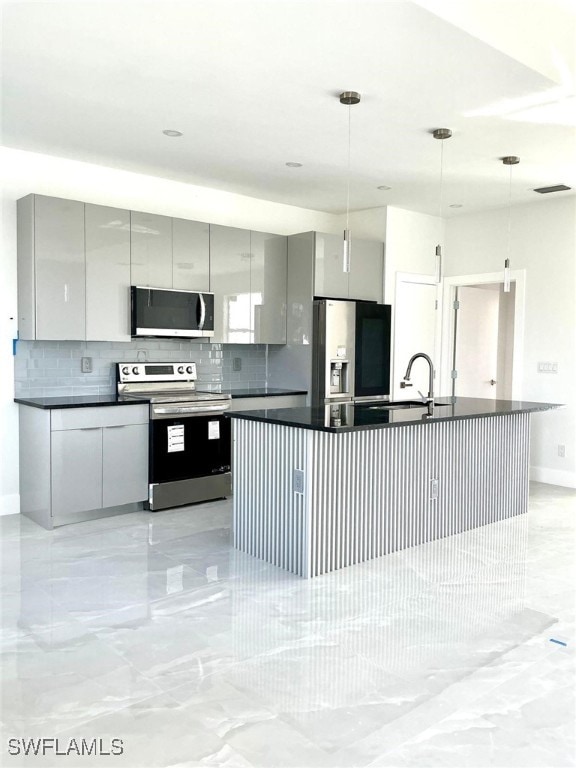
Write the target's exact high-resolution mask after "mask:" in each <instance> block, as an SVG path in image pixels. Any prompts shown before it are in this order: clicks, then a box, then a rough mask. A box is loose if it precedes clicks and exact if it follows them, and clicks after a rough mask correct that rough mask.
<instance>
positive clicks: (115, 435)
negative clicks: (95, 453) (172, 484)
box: [102, 424, 148, 508]
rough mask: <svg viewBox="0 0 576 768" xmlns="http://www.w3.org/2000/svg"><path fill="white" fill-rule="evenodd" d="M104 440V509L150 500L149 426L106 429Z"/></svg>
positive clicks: (135, 425)
mask: <svg viewBox="0 0 576 768" xmlns="http://www.w3.org/2000/svg"><path fill="white" fill-rule="evenodd" d="M102 440H103V448H102V506H103V507H104V508H106V507H115V506H120V505H121V504H130V503H131V502H135V501H144V500H145V499H147V498H148V425H147V424H124V425H121V426H114V427H104V429H103V430H102Z"/></svg>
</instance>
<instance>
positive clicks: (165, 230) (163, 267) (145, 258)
mask: <svg viewBox="0 0 576 768" xmlns="http://www.w3.org/2000/svg"><path fill="white" fill-rule="evenodd" d="M130 233H131V278H130V279H131V283H132V285H144V286H149V287H151V288H172V219H171V218H169V217H168V216H158V215H157V214H154V213H140V212H138V211H132V212H131V214H130Z"/></svg>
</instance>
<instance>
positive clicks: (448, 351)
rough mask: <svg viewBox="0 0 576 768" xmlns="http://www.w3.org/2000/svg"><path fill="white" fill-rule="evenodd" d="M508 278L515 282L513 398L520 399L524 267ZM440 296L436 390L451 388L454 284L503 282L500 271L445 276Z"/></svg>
mask: <svg viewBox="0 0 576 768" xmlns="http://www.w3.org/2000/svg"><path fill="white" fill-rule="evenodd" d="M510 281H511V282H513V283H514V285H515V289H516V293H515V299H514V347H513V353H512V399H513V400H522V380H523V366H524V324H525V310H526V270H525V269H515V270H511V271H510ZM443 282H444V291H443V297H442V336H441V338H442V353H441V366H440V387H439V392H442V393H444V392H446V394H451V392H452V376H451V372H452V353H453V350H454V314H453V312H454V307H453V304H454V300H455V297H456V288H460V287H462V286H473V285H485V284H486V283H499V284H502V283H503V282H504V280H503V275H502V272H501V271H500V272H485V273H480V274H474V275H454V276H451V277H445V278H444V281H443Z"/></svg>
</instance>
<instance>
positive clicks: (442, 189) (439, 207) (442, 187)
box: [438, 141, 444, 242]
mask: <svg viewBox="0 0 576 768" xmlns="http://www.w3.org/2000/svg"><path fill="white" fill-rule="evenodd" d="M443 193H444V141H441V142H440V202H439V206H438V218H439V219H440V222H439V227H440V232H439V235H441V234H442V207H443V206H442V202H443V198H442V195H443ZM441 240H442V238H441V237H438V242H440V241H441Z"/></svg>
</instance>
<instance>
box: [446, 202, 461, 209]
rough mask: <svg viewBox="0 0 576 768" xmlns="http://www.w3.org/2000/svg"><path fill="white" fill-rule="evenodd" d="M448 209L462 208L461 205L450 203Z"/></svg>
mask: <svg viewBox="0 0 576 768" xmlns="http://www.w3.org/2000/svg"><path fill="white" fill-rule="evenodd" d="M448 208H462V203H451V204H450V205H449V206H448Z"/></svg>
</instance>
